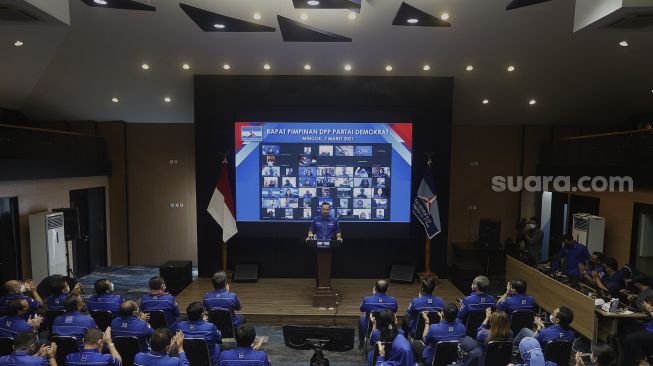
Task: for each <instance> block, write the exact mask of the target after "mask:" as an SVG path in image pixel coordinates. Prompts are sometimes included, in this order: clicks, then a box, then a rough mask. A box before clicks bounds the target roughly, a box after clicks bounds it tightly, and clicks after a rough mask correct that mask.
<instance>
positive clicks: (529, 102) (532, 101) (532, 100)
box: [528, 99, 537, 105]
mask: <svg viewBox="0 0 653 366" xmlns="http://www.w3.org/2000/svg"><path fill="white" fill-rule="evenodd" d="M535 103H537V101H536V100H535V99H531V100H529V101H528V104H530V105H534V104H535Z"/></svg>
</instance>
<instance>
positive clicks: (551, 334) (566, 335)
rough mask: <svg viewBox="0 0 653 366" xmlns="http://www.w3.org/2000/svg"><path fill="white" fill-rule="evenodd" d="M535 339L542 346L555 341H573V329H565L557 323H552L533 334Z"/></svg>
mask: <svg viewBox="0 0 653 366" xmlns="http://www.w3.org/2000/svg"><path fill="white" fill-rule="evenodd" d="M535 339H537V340H538V342H540V346H542V347H544V345H545V344H547V343H549V342H551V341H555V340H563V341H571V342H573V341H574V331H573V330H571V329H565V328H563V327H561V326H559V325H558V324H554V325H552V326H550V327H546V328H544V329H540V330H539V331H538V332H537V335H536V336H535Z"/></svg>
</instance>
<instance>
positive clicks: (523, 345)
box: [508, 337, 557, 366]
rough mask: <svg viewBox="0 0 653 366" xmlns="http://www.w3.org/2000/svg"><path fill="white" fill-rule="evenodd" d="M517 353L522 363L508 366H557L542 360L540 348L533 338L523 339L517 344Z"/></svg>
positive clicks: (542, 354) (542, 355)
mask: <svg viewBox="0 0 653 366" xmlns="http://www.w3.org/2000/svg"><path fill="white" fill-rule="evenodd" d="M519 353H520V355H521V359H522V360H524V363H522V364H518V365H513V364H508V366H557V365H556V363H554V362H551V361H546V360H545V359H544V353H543V352H542V346H541V345H540V343H539V342H538V341H537V339H535V338H532V337H525V338H523V339H522V340H521V341H520V342H519Z"/></svg>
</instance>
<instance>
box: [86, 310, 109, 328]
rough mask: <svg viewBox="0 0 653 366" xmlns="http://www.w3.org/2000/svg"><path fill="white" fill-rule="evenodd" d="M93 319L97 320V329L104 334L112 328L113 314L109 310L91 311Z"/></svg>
mask: <svg viewBox="0 0 653 366" xmlns="http://www.w3.org/2000/svg"><path fill="white" fill-rule="evenodd" d="M91 317H92V318H93V320H95V324H97V327H98V328H100V330H101V331H103V332H104V331H105V330H107V328H108V327H109V326H111V321H112V320H113V314H111V312H110V311H107V310H93V311H91Z"/></svg>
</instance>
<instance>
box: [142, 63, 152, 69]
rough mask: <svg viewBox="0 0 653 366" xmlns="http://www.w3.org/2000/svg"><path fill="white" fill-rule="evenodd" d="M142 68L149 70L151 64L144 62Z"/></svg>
mask: <svg viewBox="0 0 653 366" xmlns="http://www.w3.org/2000/svg"><path fill="white" fill-rule="evenodd" d="M141 68H142V69H143V70H149V69H150V65H148V64H142V65H141Z"/></svg>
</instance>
